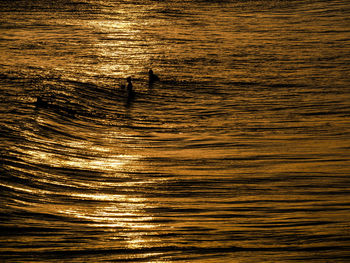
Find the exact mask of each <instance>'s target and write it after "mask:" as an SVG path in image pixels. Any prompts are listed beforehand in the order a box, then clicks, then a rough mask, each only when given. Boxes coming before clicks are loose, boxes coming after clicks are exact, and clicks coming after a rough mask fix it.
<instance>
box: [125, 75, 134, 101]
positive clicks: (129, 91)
mask: <svg viewBox="0 0 350 263" xmlns="http://www.w3.org/2000/svg"><path fill="white" fill-rule="evenodd" d="M126 81H127V82H128V85H127V86H126V89H127V91H128V98H129V99H131V98H133V97H134V96H135V92H134V90H133V86H132V83H131V77H128V78H127V79H126Z"/></svg>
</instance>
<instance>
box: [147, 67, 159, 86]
mask: <svg viewBox="0 0 350 263" xmlns="http://www.w3.org/2000/svg"><path fill="white" fill-rule="evenodd" d="M155 81H159V77H158V76H157V75H156V74H154V73H153V70H152V69H150V70H149V71H148V83H149V84H152V83H153V82H155Z"/></svg>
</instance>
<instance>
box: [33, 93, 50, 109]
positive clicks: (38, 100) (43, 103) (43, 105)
mask: <svg viewBox="0 0 350 263" xmlns="http://www.w3.org/2000/svg"><path fill="white" fill-rule="evenodd" d="M34 104H35V106H36V107H37V108H47V107H48V106H49V104H48V102H47V101H45V100H43V98H42V97H39V96H38V97H36V102H35V103H34Z"/></svg>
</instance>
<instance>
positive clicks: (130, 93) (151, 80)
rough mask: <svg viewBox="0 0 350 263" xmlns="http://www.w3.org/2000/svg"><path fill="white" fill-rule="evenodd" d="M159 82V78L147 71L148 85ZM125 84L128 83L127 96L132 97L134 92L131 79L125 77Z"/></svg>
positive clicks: (151, 71)
mask: <svg viewBox="0 0 350 263" xmlns="http://www.w3.org/2000/svg"><path fill="white" fill-rule="evenodd" d="M156 81H159V77H158V76H157V75H156V74H154V73H153V70H152V69H150V70H149V71H148V83H149V84H150V85H152V84H153V83H154V82H156ZM126 82H127V83H128V84H127V86H126V89H127V91H128V96H129V97H130V96H134V95H135V92H134V91H133V85H132V82H131V77H127V79H126Z"/></svg>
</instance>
